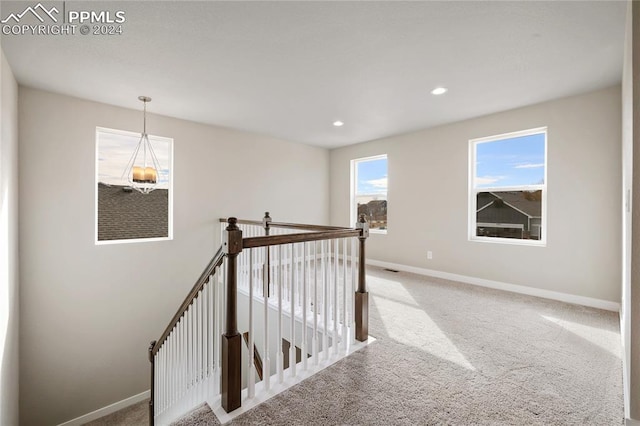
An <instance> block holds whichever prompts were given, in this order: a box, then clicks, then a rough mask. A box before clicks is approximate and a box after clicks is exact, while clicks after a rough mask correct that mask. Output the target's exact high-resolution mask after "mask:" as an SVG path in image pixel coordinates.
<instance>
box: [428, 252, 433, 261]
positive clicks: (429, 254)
mask: <svg viewBox="0 0 640 426" xmlns="http://www.w3.org/2000/svg"><path fill="white" fill-rule="evenodd" d="M427 259H428V260H431V259H433V252H432V251H431V250H429V251H428V252H427Z"/></svg>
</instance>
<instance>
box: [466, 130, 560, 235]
mask: <svg viewBox="0 0 640 426" xmlns="http://www.w3.org/2000/svg"><path fill="white" fill-rule="evenodd" d="M537 134H543V135H544V178H543V183H542V184H535V185H515V186H514V185H511V186H487V187H482V188H478V187H476V185H475V178H476V172H477V171H476V157H477V146H478V144H481V143H490V142H497V141H503V140H505V139H513V138H518V137H523V136H531V135H537ZM548 139H549V137H548V128H547V127H546V126H544V127H536V128H532V129H527V130H520V131H515V132H509V133H502V134H498V135H493V136H486V137H481V138H474V139H470V140H469V182H468V184H469V189H468V196H469V200H468V201H469V203H468V205H469V211H468V214H467V216H468V239H469V241H472V242H483V243H494V244H496V243H497V244H513V245H525V246H536V247H546V245H547V228H548V213H547V198H548V181H547V176H548V158H549V154H548V146H547V145H548ZM538 190H540V191H542V197H541V203H542V204H541V212H540V214H541V218H540V221H541V223H540V226H541V228H542V230H541V231H542V232H541V235H540V239H539V240H531V239H517V238H501V237H485V236H478V235H477V210H478V206H477V196H478V193H480V192H508V191H538Z"/></svg>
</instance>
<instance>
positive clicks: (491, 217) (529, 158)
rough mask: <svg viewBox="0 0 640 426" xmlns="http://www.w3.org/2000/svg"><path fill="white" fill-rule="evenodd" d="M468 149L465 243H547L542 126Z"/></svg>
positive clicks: (473, 144) (478, 141) (476, 143)
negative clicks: (477, 241)
mask: <svg viewBox="0 0 640 426" xmlns="http://www.w3.org/2000/svg"><path fill="white" fill-rule="evenodd" d="M469 145H470V146H469V151H470V152H469V158H470V161H469V167H470V172H469V176H470V182H469V188H470V191H469V206H470V211H469V238H470V239H471V240H480V241H501V242H518V243H524V244H533V245H544V244H546V229H547V226H546V222H547V218H546V200H547V178H546V177H547V156H546V152H547V129H546V127H545V128H538V129H531V130H525V131H521V132H515V133H508V134H504V135H499V136H491V137H487V138H481V139H472V140H471V141H469Z"/></svg>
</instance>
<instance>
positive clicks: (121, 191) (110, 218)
mask: <svg viewBox="0 0 640 426" xmlns="http://www.w3.org/2000/svg"><path fill="white" fill-rule="evenodd" d="M125 188H127V187H125V186H119V185H107V184H103V183H98V241H105V240H122V239H127V240H129V239H136V238H157V237H168V236H169V191H168V190H167V189H156V190H155V191H152V192H150V193H149V194H141V193H139V192H138V191H134V190H130V188H129V190H128V191H127V190H125Z"/></svg>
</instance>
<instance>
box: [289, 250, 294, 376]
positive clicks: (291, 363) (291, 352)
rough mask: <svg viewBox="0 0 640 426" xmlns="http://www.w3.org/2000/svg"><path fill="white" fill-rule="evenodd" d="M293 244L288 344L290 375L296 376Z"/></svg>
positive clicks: (292, 251)
mask: <svg viewBox="0 0 640 426" xmlns="http://www.w3.org/2000/svg"><path fill="white" fill-rule="evenodd" d="M294 249H295V247H294V245H293V244H291V249H290V250H291V294H290V295H289V297H290V298H291V346H289V368H290V370H289V371H290V372H291V377H295V376H296V306H295V300H296V298H295V281H294V277H295V275H294V271H293V269H294V266H295V265H294V255H295V253H294Z"/></svg>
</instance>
